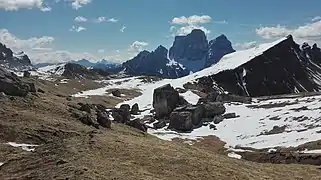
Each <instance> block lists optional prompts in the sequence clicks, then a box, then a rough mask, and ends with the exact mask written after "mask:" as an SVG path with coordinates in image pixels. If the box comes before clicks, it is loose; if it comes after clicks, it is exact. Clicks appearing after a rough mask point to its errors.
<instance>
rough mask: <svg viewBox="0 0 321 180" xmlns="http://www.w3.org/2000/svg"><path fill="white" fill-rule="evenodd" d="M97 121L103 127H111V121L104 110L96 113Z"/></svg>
mask: <svg viewBox="0 0 321 180" xmlns="http://www.w3.org/2000/svg"><path fill="white" fill-rule="evenodd" d="M97 122H98V123H99V125H101V126H102V127H104V128H110V127H111V121H110V119H109V118H108V115H107V113H106V112H99V113H97Z"/></svg>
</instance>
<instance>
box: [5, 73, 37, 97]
mask: <svg viewBox="0 0 321 180" xmlns="http://www.w3.org/2000/svg"><path fill="white" fill-rule="evenodd" d="M31 91H33V92H34V91H35V87H34V84H33V83H30V84H28V83H25V82H23V81H22V80H21V79H20V78H19V77H17V76H16V75H15V74H14V73H10V72H8V71H6V70H5V69H3V68H0V92H4V93H5V94H7V95H11V96H26V95H27V94H28V93H29V92H31Z"/></svg>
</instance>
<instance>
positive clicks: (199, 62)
mask: <svg viewBox="0 0 321 180" xmlns="http://www.w3.org/2000/svg"><path fill="white" fill-rule="evenodd" d="M234 51H235V50H234V49H233V47H232V44H231V42H230V41H229V40H228V39H227V37H226V36H225V35H220V36H219V37H217V38H215V39H213V40H211V41H210V42H208V40H207V37H206V35H205V33H204V32H203V31H202V30H200V29H195V30H193V31H192V32H191V33H190V34H188V35H186V36H176V37H175V40H174V43H173V45H172V47H171V48H170V49H169V51H168V50H167V49H166V48H165V47H164V46H159V47H158V48H157V49H156V50H155V51H153V52H149V51H142V52H140V53H139V54H138V55H137V56H136V57H134V58H133V59H131V60H129V61H127V62H125V63H123V67H124V68H125V72H126V73H128V74H130V75H152V76H160V77H165V78H179V77H183V76H186V75H188V74H190V73H191V72H197V71H200V70H202V69H204V68H205V67H209V66H211V65H213V64H215V63H217V62H218V61H219V60H220V59H221V58H222V57H223V56H224V55H225V54H229V53H232V52H234Z"/></svg>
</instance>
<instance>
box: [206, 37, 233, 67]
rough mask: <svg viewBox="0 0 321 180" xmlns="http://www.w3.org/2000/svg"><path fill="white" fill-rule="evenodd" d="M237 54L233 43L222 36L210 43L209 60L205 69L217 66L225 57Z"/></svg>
mask: <svg viewBox="0 0 321 180" xmlns="http://www.w3.org/2000/svg"><path fill="white" fill-rule="evenodd" d="M232 52H235V50H234V49H233V47H232V43H231V41H229V40H228V39H227V37H226V36H225V35H224V34H222V35H220V36H218V37H217V38H215V39H213V40H211V41H210V42H209V49H208V59H207V61H206V63H205V67H209V66H211V65H212V64H216V63H217V62H218V61H219V60H220V59H221V58H222V57H223V56H224V55H226V54H229V53H232Z"/></svg>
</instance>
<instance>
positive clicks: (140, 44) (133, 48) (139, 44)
mask: <svg viewBox="0 0 321 180" xmlns="http://www.w3.org/2000/svg"><path fill="white" fill-rule="evenodd" d="M145 46H148V43H147V42H144V41H135V42H133V44H131V45H130V46H129V49H128V51H129V52H133V53H137V52H140V51H142V50H143V49H144V47H145Z"/></svg>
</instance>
